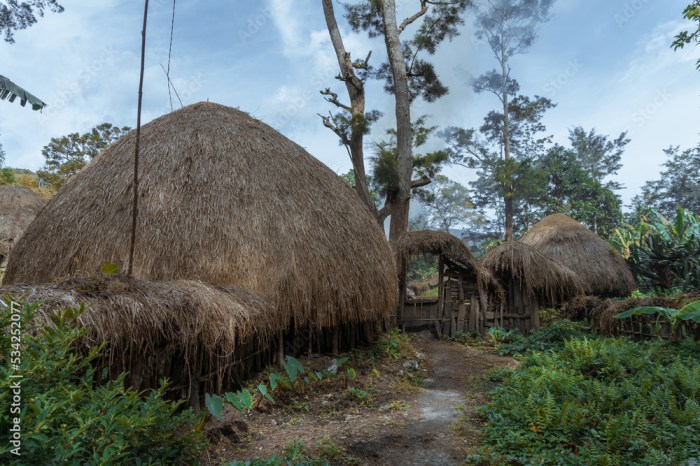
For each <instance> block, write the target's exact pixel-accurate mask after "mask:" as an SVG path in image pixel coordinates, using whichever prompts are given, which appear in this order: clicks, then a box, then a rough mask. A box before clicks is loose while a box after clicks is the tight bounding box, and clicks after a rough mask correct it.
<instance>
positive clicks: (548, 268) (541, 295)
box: [481, 241, 583, 333]
mask: <svg viewBox="0 0 700 466" xmlns="http://www.w3.org/2000/svg"><path fill="white" fill-rule="evenodd" d="M481 265H482V266H484V267H485V268H486V269H487V270H489V271H491V273H492V274H493V275H494V276H495V277H496V279H497V280H498V281H499V283H500V284H501V286H502V287H503V289H504V290H505V291H506V296H507V299H506V309H505V312H504V315H503V320H504V323H503V326H504V327H505V328H518V329H520V330H522V331H523V332H525V333H527V332H529V331H531V330H537V329H538V328H539V327H540V320H539V314H538V310H539V308H540V307H541V306H545V305H555V304H557V303H560V302H562V301H565V300H566V299H568V298H570V297H572V296H577V295H579V294H581V293H583V286H582V284H581V281H580V280H579V278H578V276H577V275H576V274H575V273H574V272H573V271H572V270H570V269H569V268H568V267H565V266H563V265H561V264H560V263H558V262H556V261H554V260H552V259H550V258H549V257H547V256H545V255H543V254H541V253H539V252H537V251H536V250H535V249H534V248H532V247H531V246H528V245H527V244H525V243H521V242H519V241H508V242H506V243H503V244H501V245H499V246H497V247H494V248H492V249H490V250H489V251H487V252H486V254H484V256H483V257H482V258H481Z"/></svg>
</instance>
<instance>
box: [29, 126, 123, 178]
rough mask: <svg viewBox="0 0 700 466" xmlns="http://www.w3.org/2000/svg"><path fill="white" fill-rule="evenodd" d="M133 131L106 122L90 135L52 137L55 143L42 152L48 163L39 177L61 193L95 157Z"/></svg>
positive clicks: (88, 133)
mask: <svg viewBox="0 0 700 466" xmlns="http://www.w3.org/2000/svg"><path fill="white" fill-rule="evenodd" d="M130 130H131V128H129V127H128V126H123V127H121V128H120V127H118V126H113V125H112V124H111V123H102V124H100V125H97V126H95V127H94V128H92V129H91V130H90V131H88V132H87V133H83V134H79V133H71V134H68V135H66V136H62V137H59V138H51V142H49V144H47V145H46V146H44V148H43V149H42V150H41V154H42V155H43V156H44V158H45V159H46V163H45V165H44V167H43V169H42V170H40V171H39V172H38V173H37V174H38V175H39V177H40V178H41V179H42V181H44V182H45V183H47V184H48V185H49V186H51V187H52V188H53V189H54V190H58V189H59V188H60V187H61V186H63V184H64V183H65V182H66V181H68V179H69V178H70V177H71V176H73V175H75V174H76V173H78V172H79V171H80V169H81V168H83V167H84V166H85V165H86V164H87V163H88V162H89V161H90V160H92V158H93V157H95V156H96V155H97V154H99V153H100V152H101V151H102V150H103V149H104V148H106V147H107V146H108V145H109V144H111V143H112V142H114V141H116V140H117V139H119V138H121V137H122V136H124V135H125V134H126V133H127V132H128V131H130Z"/></svg>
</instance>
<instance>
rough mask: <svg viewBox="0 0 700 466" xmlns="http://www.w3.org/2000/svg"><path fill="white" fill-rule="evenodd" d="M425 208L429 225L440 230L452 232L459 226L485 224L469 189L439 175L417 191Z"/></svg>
mask: <svg viewBox="0 0 700 466" xmlns="http://www.w3.org/2000/svg"><path fill="white" fill-rule="evenodd" d="M417 195H418V197H419V198H420V200H421V201H422V202H423V205H424V207H425V218H426V221H427V222H428V225H430V227H432V228H436V229H438V230H442V231H446V232H448V233H449V232H450V230H452V229H453V228H457V227H459V226H467V225H469V226H474V224H477V223H483V221H484V220H483V217H482V215H481V214H480V213H479V212H478V211H477V210H476V209H475V208H474V203H473V202H472V201H471V198H470V196H469V189H468V188H467V187H466V186H464V185H462V184H461V183H458V182H456V181H453V180H451V179H449V178H448V177H446V176H444V175H437V176H435V177H434V179H433V182H432V183H430V184H429V185H427V186H426V187H424V188H421V189H419V190H418V191H417Z"/></svg>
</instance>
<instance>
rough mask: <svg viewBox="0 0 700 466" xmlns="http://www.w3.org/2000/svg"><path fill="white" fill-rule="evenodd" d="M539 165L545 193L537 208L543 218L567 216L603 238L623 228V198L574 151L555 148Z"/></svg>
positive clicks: (557, 146) (559, 147)
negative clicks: (591, 170)
mask: <svg viewBox="0 0 700 466" xmlns="http://www.w3.org/2000/svg"><path fill="white" fill-rule="evenodd" d="M539 165H540V167H541V170H542V172H543V173H544V178H545V193H546V195H544V196H542V197H541V198H540V204H539V206H538V208H539V210H540V212H541V215H549V214H553V213H562V214H566V215H568V216H570V217H572V218H574V219H576V220H578V221H579V222H581V223H583V224H584V225H586V226H587V227H589V228H590V229H591V230H593V231H594V232H596V233H597V234H599V235H600V236H603V237H608V236H609V235H610V233H611V232H612V231H613V230H614V229H615V228H617V227H619V226H620V224H621V222H622V210H621V207H622V201H621V199H620V197H619V196H618V195H616V194H615V193H614V192H613V191H612V189H611V187H610V186H607V185H603V184H602V183H601V182H600V180H598V179H596V178H595V177H593V176H591V174H590V172H589V170H588V169H587V168H586V167H584V166H583V165H582V163H581V159H580V156H579V154H578V153H577V152H576V151H575V150H572V149H566V148H565V147H562V146H560V145H556V146H554V147H553V148H552V149H550V150H549V152H548V153H547V154H546V155H545V156H544V157H542V158H541V159H540V160H539Z"/></svg>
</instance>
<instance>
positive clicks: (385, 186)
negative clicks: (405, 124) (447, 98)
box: [371, 116, 448, 222]
mask: <svg viewBox="0 0 700 466" xmlns="http://www.w3.org/2000/svg"><path fill="white" fill-rule="evenodd" d="M426 121H427V117H426V116H422V117H420V118H419V119H418V120H416V121H414V122H413V124H412V125H411V131H410V134H411V159H412V160H411V171H412V174H411V189H417V188H421V187H423V186H426V185H427V184H429V183H430V182H431V180H432V179H433V178H434V177H435V176H436V175H437V174H438V173H439V172H440V170H441V169H442V167H443V165H444V164H445V163H446V162H447V160H448V153H447V152H446V151H442V150H438V151H431V152H426V153H418V152H417V151H416V150H414V149H418V148H420V147H422V146H423V145H425V144H426V143H427V141H428V139H429V137H430V135H431V134H433V132H435V130H436V129H437V127H436V126H427V125H426ZM387 136H388V138H387V139H383V140H380V141H378V142H375V144H374V149H375V150H374V155H373V156H372V157H371V161H372V189H373V191H374V192H376V193H378V194H379V196H381V197H382V198H383V199H384V207H382V209H381V210H380V211H379V217H380V219H381V221H382V222H383V221H384V219H385V218H386V217H387V216H388V215H389V214H391V210H390V209H391V206H394V205H396V199H397V196H398V192H399V172H398V169H397V164H398V161H399V158H398V140H397V131H396V130H395V129H389V130H387Z"/></svg>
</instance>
